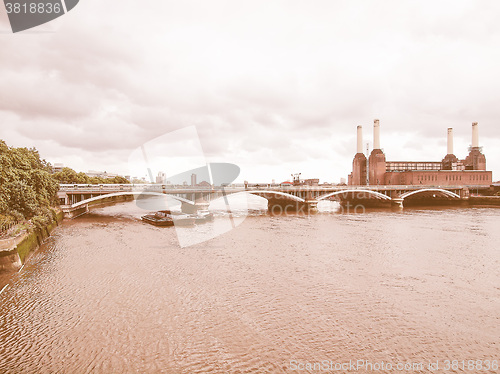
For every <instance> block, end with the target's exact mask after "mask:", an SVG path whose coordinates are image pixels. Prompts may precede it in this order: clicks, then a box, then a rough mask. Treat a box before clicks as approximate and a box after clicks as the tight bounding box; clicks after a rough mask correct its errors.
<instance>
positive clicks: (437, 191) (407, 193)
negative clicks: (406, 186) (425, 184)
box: [401, 188, 460, 199]
mask: <svg viewBox="0 0 500 374" xmlns="http://www.w3.org/2000/svg"><path fill="white" fill-rule="evenodd" d="M428 192H436V193H439V194H443V195H445V196H446V197H452V198H455V199H460V196H459V195H457V194H456V193H454V192H451V191H448V190H443V189H441V188H424V189H422V190H415V191H409V192H406V193H404V194H402V195H401V198H402V199H406V198H407V197H410V196H413V195H417V194H420V193H428Z"/></svg>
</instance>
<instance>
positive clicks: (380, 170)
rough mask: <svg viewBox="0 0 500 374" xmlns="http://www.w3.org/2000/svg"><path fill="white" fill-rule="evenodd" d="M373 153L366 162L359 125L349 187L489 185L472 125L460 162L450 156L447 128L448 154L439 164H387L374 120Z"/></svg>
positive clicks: (450, 136) (450, 135)
mask: <svg viewBox="0 0 500 374" xmlns="http://www.w3.org/2000/svg"><path fill="white" fill-rule="evenodd" d="M373 138H374V142H373V148H374V149H373V151H372V152H371V154H370V157H369V158H368V159H367V158H366V156H365V154H364V153H363V130H362V127H361V126H358V142H357V153H356V156H354V160H353V169H352V173H351V174H350V175H349V185H351V186H360V185H361V186H363V185H367V184H369V185H372V186H376V185H424V186H456V185H470V186H490V185H491V183H492V178H493V176H492V172H491V171H486V157H485V155H484V154H483V153H482V148H481V147H480V146H479V128H478V124H477V122H474V123H473V124H472V146H471V147H470V149H469V155H468V156H467V157H466V158H465V159H464V160H459V159H458V158H457V157H456V156H455V155H454V154H453V129H451V128H450V129H448V153H447V155H446V156H445V157H444V158H443V160H442V161H431V162H428V161H426V162H416V161H386V158H385V154H384V152H383V151H382V149H381V148H380V124H379V120H375V121H374V126H373Z"/></svg>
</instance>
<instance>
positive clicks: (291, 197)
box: [244, 190, 305, 203]
mask: <svg viewBox="0 0 500 374" xmlns="http://www.w3.org/2000/svg"><path fill="white" fill-rule="evenodd" d="M244 192H247V193H248V194H250V195H256V196H260V197H263V198H265V199H268V200H269V197H271V196H269V195H274V196H276V197H278V196H284V197H285V198H287V199H289V200H293V201H298V202H300V203H304V202H305V200H304V199H302V198H300V197H298V196H295V195H292V194H289V193H286V192H280V191H260V190H259V191H244ZM266 195H267V196H268V197H266Z"/></svg>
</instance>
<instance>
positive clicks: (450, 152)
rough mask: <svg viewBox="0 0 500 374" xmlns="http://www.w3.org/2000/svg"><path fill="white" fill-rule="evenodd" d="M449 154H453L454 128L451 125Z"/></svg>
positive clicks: (449, 130)
mask: <svg viewBox="0 0 500 374" xmlns="http://www.w3.org/2000/svg"><path fill="white" fill-rule="evenodd" d="M448 154H449V155H452V154H453V129H452V128H451V127H450V128H449V129H448Z"/></svg>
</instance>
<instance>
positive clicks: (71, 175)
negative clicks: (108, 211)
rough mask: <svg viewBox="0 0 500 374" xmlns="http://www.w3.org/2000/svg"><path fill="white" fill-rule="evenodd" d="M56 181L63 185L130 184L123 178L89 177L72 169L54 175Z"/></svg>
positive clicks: (64, 169) (65, 169)
mask: <svg viewBox="0 0 500 374" xmlns="http://www.w3.org/2000/svg"><path fill="white" fill-rule="evenodd" d="M53 177H54V179H56V180H57V181H58V182H59V183H61V184H127V183H130V182H129V181H128V180H127V179H125V178H124V177H122V176H116V177H112V178H102V177H89V176H88V175H87V174H85V173H81V172H80V173H77V172H76V171H74V170H73V169H71V168H63V169H62V170H61V171H59V172H57V173H54V175H53Z"/></svg>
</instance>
